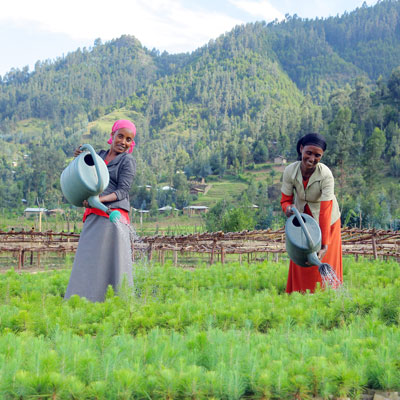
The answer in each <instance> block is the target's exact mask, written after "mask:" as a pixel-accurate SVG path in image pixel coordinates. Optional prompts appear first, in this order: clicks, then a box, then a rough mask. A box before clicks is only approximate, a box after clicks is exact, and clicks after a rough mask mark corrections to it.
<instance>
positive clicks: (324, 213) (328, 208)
mask: <svg viewBox="0 0 400 400" xmlns="http://www.w3.org/2000/svg"><path fill="white" fill-rule="evenodd" d="M332 205H333V201H332V200H327V201H321V204H320V209H319V227H320V229H321V236H322V238H321V250H320V251H319V252H318V258H319V259H320V260H321V259H322V258H323V257H324V256H325V254H326V252H327V251H328V246H329V244H330V241H331V215H332Z"/></svg>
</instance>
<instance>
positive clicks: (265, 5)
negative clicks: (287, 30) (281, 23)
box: [231, 0, 284, 22]
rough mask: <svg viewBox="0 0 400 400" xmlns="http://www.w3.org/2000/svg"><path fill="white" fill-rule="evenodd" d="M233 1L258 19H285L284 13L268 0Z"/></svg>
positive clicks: (232, 0)
mask: <svg viewBox="0 0 400 400" xmlns="http://www.w3.org/2000/svg"><path fill="white" fill-rule="evenodd" d="M231 3H232V4H233V5H235V6H236V7H237V8H240V9H241V10H243V11H245V12H246V13H248V14H250V15H252V16H253V17H256V18H257V19H263V20H265V21H267V22H269V21H273V20H274V19H278V20H282V19H284V15H283V14H282V13H281V12H280V11H279V10H278V9H276V8H275V7H273V6H272V5H271V4H270V3H269V2H268V1H266V0H259V1H248V0H231Z"/></svg>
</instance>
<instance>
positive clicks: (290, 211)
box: [285, 204, 294, 218]
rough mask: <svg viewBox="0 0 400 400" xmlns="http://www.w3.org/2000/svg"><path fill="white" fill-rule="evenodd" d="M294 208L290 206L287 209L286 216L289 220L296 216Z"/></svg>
mask: <svg viewBox="0 0 400 400" xmlns="http://www.w3.org/2000/svg"><path fill="white" fill-rule="evenodd" d="M293 207H294V205H293V204H291V205H290V206H287V207H286V211H285V214H286V216H287V217H288V218H289V217H290V216H291V215H293V214H294V212H293Z"/></svg>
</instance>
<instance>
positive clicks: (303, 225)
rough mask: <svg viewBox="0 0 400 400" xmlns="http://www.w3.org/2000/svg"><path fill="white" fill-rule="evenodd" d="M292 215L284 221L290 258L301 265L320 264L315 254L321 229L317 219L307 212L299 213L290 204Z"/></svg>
mask: <svg viewBox="0 0 400 400" xmlns="http://www.w3.org/2000/svg"><path fill="white" fill-rule="evenodd" d="M292 207H293V208H292V210H293V212H294V215H292V216H290V217H289V218H288V220H287V221H286V225H285V234H286V251H287V252H288V254H289V257H290V259H291V260H292V261H293V262H295V263H296V264H297V265H300V266H301V267H311V266H313V265H317V266H320V265H321V264H322V263H321V261H320V260H319V258H318V256H317V252H318V251H319V250H320V249H321V240H322V235H321V229H320V228H319V225H318V223H317V221H316V220H315V219H314V218H313V217H311V216H310V215H308V214H303V213H302V214H300V213H299V211H298V210H297V208H296V207H294V206H292Z"/></svg>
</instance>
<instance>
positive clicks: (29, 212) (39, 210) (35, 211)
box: [24, 208, 47, 217]
mask: <svg viewBox="0 0 400 400" xmlns="http://www.w3.org/2000/svg"><path fill="white" fill-rule="evenodd" d="M40 213H42V214H46V213H47V208H25V210H24V215H25V217H31V216H32V215H39V214H40Z"/></svg>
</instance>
